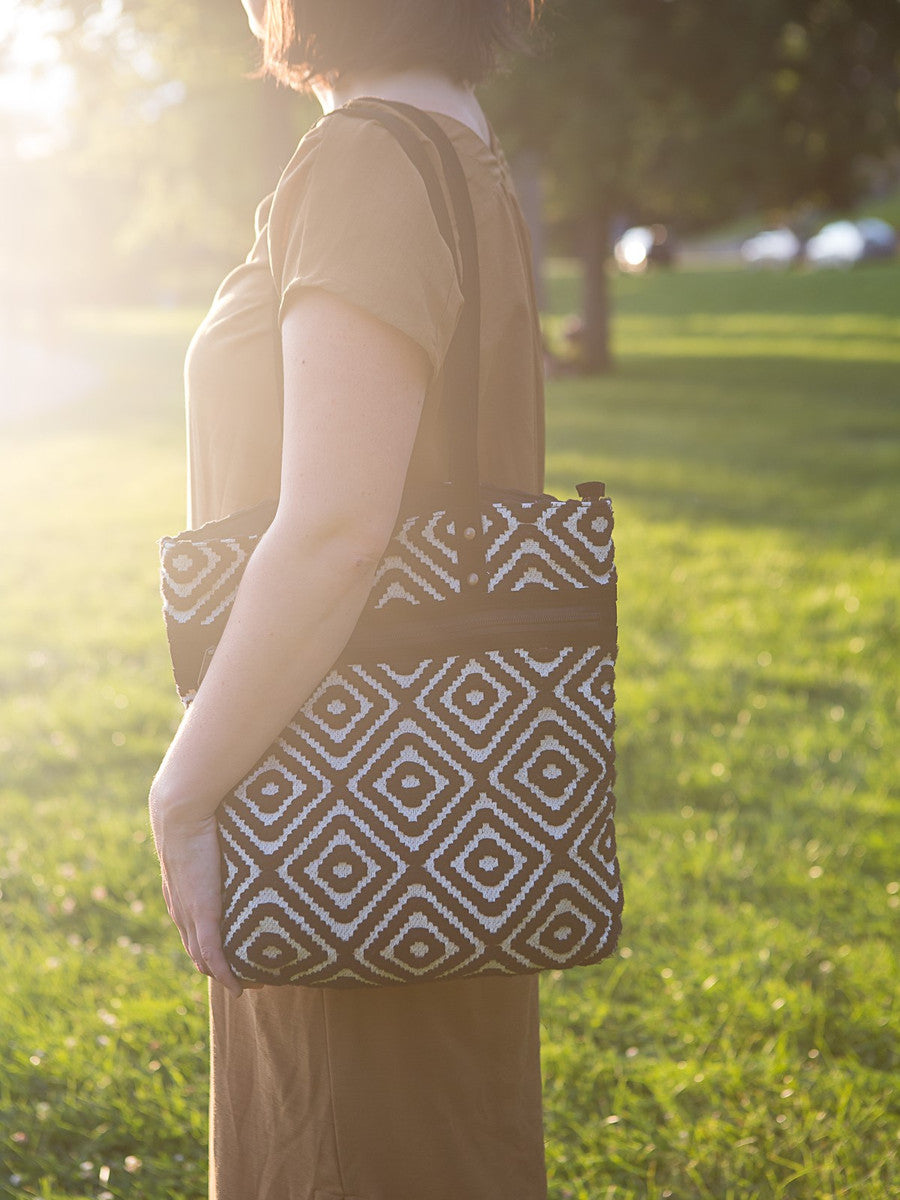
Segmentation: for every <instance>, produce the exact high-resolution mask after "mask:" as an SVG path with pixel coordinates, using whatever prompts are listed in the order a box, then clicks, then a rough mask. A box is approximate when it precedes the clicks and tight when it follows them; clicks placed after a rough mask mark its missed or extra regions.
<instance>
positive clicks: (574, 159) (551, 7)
mask: <svg viewBox="0 0 900 1200" xmlns="http://www.w3.org/2000/svg"><path fill="white" fill-rule="evenodd" d="M23 3H24V4H26V5H30V6H31V7H33V8H36V9H38V10H40V11H41V12H42V13H44V14H46V13H48V12H53V13H55V14H57V17H56V32H55V34H54V36H55V38H56V39H57V41H58V43H59V45H60V47H61V53H62V55H63V58H64V60H65V61H66V62H68V63H69V64H70V65H71V69H72V71H73V73H74V76H75V79H76V87H75V89H74V95H75V100H74V102H73V108H72V111H71V113H70V116H69V118H68V127H69V129H70V136H69V137H68V139H65V138H63V139H60V141H59V145H58V147H57V148H56V149H55V150H54V152H53V154H52V155H50V156H45V157H44V158H43V159H41V158H34V159H33V160H30V161H26V162H24V163H16V162H14V161H13V159H12V158H11V156H10V154H9V153H8V152H7V153H6V154H4V153H3V150H2V144H3V141H4V137H5V138H6V139H7V144H8V139H9V137H10V136H11V134H10V128H11V123H13V124H14V123H15V114H11V113H9V112H7V113H5V114H4V113H2V112H0V171H2V172H3V174H4V176H5V177H6V179H5V181H4V184H5V191H6V195H7V196H8V197H10V199H9V200H8V201H5V202H4V203H5V204H6V205H7V206H12V205H15V204H18V207H19V209H21V210H23V211H22V212H19V213H18V217H17V219H18V220H19V221H21V222H22V223H23V224H22V228H24V227H25V226H28V227H29V228H32V226H34V227H35V228H37V229H38V232H36V233H34V235H33V236H34V237H35V238H37V240H38V242H39V241H40V238H41V235H40V232H39V229H40V228H45V229H46V228H48V223H49V226H54V227H55V228H56V229H58V230H60V231H62V232H61V233H60V234H59V236H58V239H57V240H58V242H59V249H58V253H59V254H61V255H63V256H65V255H66V254H67V255H68V258H69V271H68V273H69V276H70V277H71V279H72V280H77V281H79V284H78V286H80V287H81V289H82V291H85V290H86V291H87V292H90V291H91V290H93V291H95V292H97V293H103V292H104V291H109V292H111V293H114V294H117V295H118V294H121V293H122V292H123V291H124V292H126V293H129V294H132V295H135V296H138V295H144V296H147V295H154V294H159V292H160V291H172V292H173V293H176V294H182V295H189V296H198V295H199V294H200V293H202V294H206V292H207V289H208V288H209V286H210V285H211V282H212V281H213V280H214V279H215V277H216V275H217V274H218V273H219V272H220V271H221V268H222V266H223V265H227V264H228V263H229V262H232V261H234V258H235V255H237V254H239V253H241V252H243V250H244V249H245V247H246V245H247V243H248V238H249V230H250V217H251V215H252V212H253V208H254V206H255V204H256V202H257V201H258V200H259V199H260V198H261V197H262V196H263V195H264V194H265V192H266V191H268V190H270V189H271V187H272V186H273V185H274V182H275V180H276V179H277V176H278V172H279V170H280V168H281V166H282V164H283V163H284V162H285V161H286V159H287V157H288V156H289V154H290V151H291V148H292V146H293V144H294V143H295V141H296V139H297V137H298V136H299V135H300V134H301V133H302V132H303V130H304V129H305V128H306V126H307V125H308V124H309V122H310V120H311V119H312V117H313V116H314V112H313V109H312V108H311V107H310V105H309V104H308V102H306V101H304V100H303V99H302V98H300V97H297V96H296V95H293V94H291V93H288V92H286V91H284V90H283V89H276V88H275V87H274V85H272V84H271V83H270V82H268V81H266V82H261V81H259V80H255V79H253V78H252V74H253V70H254V68H255V66H256V64H257V62H258V51H257V48H256V45H255V42H254V40H253V38H252V36H251V35H250V33H249V31H248V30H247V28H246V23H245V20H244V15H243V12H242V10H241V8H240V5H239V4H238V3H237V0H191V2H190V3H185V2H184V0H23ZM542 26H543V34H542V36H541V38H539V39H538V40H539V43H540V44H539V48H538V51H537V53H536V55H535V56H533V57H531V58H529V59H523V60H520V61H519V62H518V63H517V64H516V65H515V66H514V67H513V69H512V70H511V71H510V72H509V73H508V74H507V75H505V76H503V77H501V78H500V79H498V80H497V81H496V82H495V83H493V84H492V85H490V86H489V87H488V88H487V89H486V92H485V98H486V103H487V106H488V108H489V111H490V114H491V116H492V117H493V119H494V120H495V122H496V123H497V124H498V125H499V127H500V130H501V135H502V137H503V139H504V141H505V142H506V144H507V147H508V149H511V150H515V149H516V148H517V147H520V148H525V147H527V148H530V149H531V150H533V151H537V152H538V153H539V155H540V158H541V161H542V162H543V164H544V168H545V171H546V175H547V178H548V181H549V185H550V186H549V208H548V216H549V219H550V220H551V222H555V223H557V224H559V225H560V226H561V227H565V228H566V229H568V230H569V234H570V236H571V238H572V239H573V242H572V244H573V246H574V248H575V249H576V250H577V251H578V252H579V253H581V254H583V256H584V258H585V262H586V266H587V277H588V289H587V293H588V294H587V302H586V307H587V313H586V317H587V347H588V363H589V365H591V366H595V367H600V366H603V365H604V362H605V361H606V357H607V352H606V338H605V324H606V304H605V299H604V279H605V262H606V259H607V255H608V250H609V240H610V231H611V230H612V228H613V227H614V223H616V222H617V221H622V220H627V221H629V222H640V221H663V222H668V223H671V224H672V225H673V226H675V228H676V229H678V230H681V231H688V230H691V229H696V228H700V227H702V226H704V225H709V224H710V223H712V222H716V221H720V220H722V219H724V218H728V217H730V216H732V215H734V214H736V213H740V212H746V211H766V210H777V211H781V212H784V211H788V210H790V209H791V208H793V207H794V206H796V205H798V204H801V203H806V204H812V205H815V206H817V207H818V208H820V209H822V210H828V209H830V208H844V207H847V206H849V205H851V204H852V203H853V201H854V200H855V199H856V197H858V196H859V195H860V194H861V193H863V192H864V191H865V190H866V189H867V188H868V187H870V186H871V184H872V181H873V179H875V178H876V177H877V174H878V171H879V170H882V169H883V164H884V163H885V162H886V161H887V160H888V158H889V156H890V154H891V153H892V152H895V151H896V149H897V147H898V145H900V107H898V91H900V83H898V80H900V0H752V3H750V2H748V0H547V3H546V4H545V6H544V14H543V19H542ZM7 49H8V47H7ZM3 54H4V44H3V35H2V31H0V59H2V56H3ZM29 196H33V197H34V199H33V202H32V201H29V200H28V197H29ZM25 209H27V210H29V211H28V212H25V211H24V210H25ZM38 212H40V213H41V218H40V222H37V221H36V218H35V217H34V214H36V213H38ZM29 214H30V215H29ZM5 224H6V226H7V234H6V235H5V236H4V241H3V247H5V249H4V248H3V247H0V253H5V254H7V255H15V254H16V253H18V255H19V258H20V259H22V256H23V253H24V252H25V249H24V247H25V241H27V239H25V241H23V240H22V238H15V237H12V238H11V237H10V235H9V226H10V225H11V224H12V222H11V221H10V219H8V218H7V220H6V222H5ZM29 236H32V235H29ZM51 240H52V238H51ZM10 242H11V243H14V244H7V243H10ZM39 249H40V247H39V246H37V247H33V248H32V250H28V253H29V254H30V253H32V251H33V252H34V253H35V254H36V255H38V257H39V254H38V251H39ZM85 280H91V281H92V282H91V283H90V286H88V285H87V284H86V283H85Z"/></svg>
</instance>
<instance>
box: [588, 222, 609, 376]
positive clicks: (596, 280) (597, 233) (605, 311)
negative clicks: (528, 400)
mask: <svg viewBox="0 0 900 1200" xmlns="http://www.w3.org/2000/svg"><path fill="white" fill-rule="evenodd" d="M610 227H611V222H610V219H609V217H608V216H607V214H606V213H605V212H603V210H602V209H598V210H597V211H595V212H594V213H592V214H591V216H589V217H588V218H587V219H586V220H585V223H584V239H583V243H582V264H583V266H584V330H583V334H582V336H583V339H584V340H583V345H582V349H583V356H582V363H583V366H584V369H585V370H586V371H588V372H591V373H600V374H604V373H606V372H608V371H611V370H612V369H613V359H612V350H611V348H610V341H609V326H610V316H611V298H610V294H609V277H608V275H607V264H608V263H609V255H610V250H611V246H610Z"/></svg>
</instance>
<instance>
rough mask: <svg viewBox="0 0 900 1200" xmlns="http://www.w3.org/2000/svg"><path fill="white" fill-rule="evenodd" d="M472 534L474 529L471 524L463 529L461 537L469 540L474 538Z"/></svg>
mask: <svg viewBox="0 0 900 1200" xmlns="http://www.w3.org/2000/svg"><path fill="white" fill-rule="evenodd" d="M474 536H475V530H474V529H473V528H472V526H471V525H470V526H469V527H468V529H464V530H463V537H464V538H465V539H466V541H467V542H471V540H472V538H474Z"/></svg>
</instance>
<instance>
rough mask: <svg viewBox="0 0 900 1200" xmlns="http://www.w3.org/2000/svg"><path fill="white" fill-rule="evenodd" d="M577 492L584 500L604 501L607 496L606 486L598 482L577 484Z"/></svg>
mask: <svg viewBox="0 0 900 1200" xmlns="http://www.w3.org/2000/svg"><path fill="white" fill-rule="evenodd" d="M575 491H576V492H577V493H578V495H579V496H580V497H581V499H582V500H602V499H603V497H604V496H605V495H606V484H605V483H599V482H597V481H594V482H592V483H576V484H575Z"/></svg>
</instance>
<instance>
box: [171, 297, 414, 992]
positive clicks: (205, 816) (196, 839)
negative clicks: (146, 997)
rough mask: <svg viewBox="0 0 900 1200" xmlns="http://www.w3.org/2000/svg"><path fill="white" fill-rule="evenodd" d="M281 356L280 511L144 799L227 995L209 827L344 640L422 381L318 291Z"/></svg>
mask: <svg viewBox="0 0 900 1200" xmlns="http://www.w3.org/2000/svg"><path fill="white" fill-rule="evenodd" d="M282 345H283V353H284V380H285V388H284V390H285V402H284V455H283V463H282V485H281V497H280V500H279V505H278V511H277V513H276V516H275V520H274V521H273V523H272V525H271V527H270V528H269V530H268V531H267V533H266V534H265V536H264V537H263V538H262V539H261V541H260V543H259V545H258V547H257V549H256V551H255V552H254V555H253V557H252V559H251V560H250V562H249V564H248V566H247V570H246V572H245V574H244V577H243V580H242V582H241V585H240V588H239V589H238V594H237V597H236V599H235V604H234V608H233V610H232V613H231V616H230V617H229V621H228V625H227V627H226V629H225V632H224V634H223V637H222V640H221V642H220V644H219V647H218V649H217V650H216V654H215V657H214V659H213V661H212V663H211V664H210V668H209V670H208V672H207V674H206V677H205V679H204V681H203V686H202V687H201V688H200V690H199V692H198V694H197V697H196V699H195V700H194V701H193V703H192V704H191V707H190V708H189V709H188V711H187V712H186V714H185V716H184V718H183V720H182V722H181V725H180V727H179V729H178V732H177V734H176V735H175V738H174V740H173V741H172V744H171V746H170V747H169V750H168V752H167V753H166V756H165V758H164V759H163V762H162V765H161V766H160V769H159V772H158V773H157V776H156V779H155V780H154V782H153V786H152V788H151V793H150V807H151V817H152V819H153V825H154V835H155V837H156V842H157V849H158V851H159V854H160V860H161V862H162V867H163V889H164V892H165V894H166V899H167V903H168V905H169V909H170V912H171V913H172V916H173V919H174V920H175V922H176V924H177V925H178V927H179V930H180V931H181V934H182V939H183V940H184V942H185V946H186V948H187V949H188V952H189V953H190V954H191V957H192V958H193V959H194V961H195V963H197V965H198V968H199V969H201V970H206V971H207V973H210V974H213V975H215V976H216V977H217V978H219V979H220V980H221V981H222V982H225V983H226V985H227V986H231V984H234V989H235V990H236V989H237V984H236V983H234V981H233V979H232V977H231V975H230V972H228V970H227V967H224V959H223V958H222V957H221V946H220V944H219V941H218V920H219V882H218V847H217V846H216V847H215V857H214V856H213V853H212V845H213V841H212V840H213V838H214V835H215V820H214V813H215V810H216V808H217V807H218V805H219V803H220V802H221V800H222V798H223V797H224V796H225V795H226V794H227V793H228V792H229V791H230V789H231V788H232V787H233V786H234V784H235V783H237V781H238V780H240V779H241V778H243V776H244V775H245V774H246V773H247V771H249V770H250V768H251V767H252V766H253V764H254V763H255V762H256V760H257V759H258V758H259V756H260V755H261V754H262V753H263V752H264V751H265V749H266V748H267V747H268V746H269V745H270V744H271V743H272V741H273V740H274V739H275V738H276V737H277V736H278V734H279V733H280V732H281V730H282V729H283V728H284V726H285V725H286V724H287V723H288V721H289V720H290V719H291V718H292V717H293V715H294V713H295V712H296V711H297V709H298V708H299V707H300V705H301V704H302V703H303V702H304V701H305V700H306V699H307V697H308V696H309V695H310V693H311V692H312V691H313V690H314V688H315V687H316V685H317V684H318V683H319V681H320V680H321V679H322V677H323V676H324V675H325V674H326V673H327V671H328V669H329V668H330V667H331V665H332V663H333V662H334V660H335V659H336V658H337V656H338V655H339V654H340V652H341V650H342V649H343V647H344V645H345V643H346V642H347V639H348V638H349V636H350V634H351V633H352V631H353V628H354V626H355V624H356V621H357V619H358V617H359V614H360V612H361V611H362V607H363V605H364V603H365V599H366V596H367V595H368V592H369V589H370V586H371V582H372V576H373V573H374V570H375V567H376V566H377V563H378V560H379V559H380V557H381V555H382V553H383V551H384V549H385V547H386V545H387V542H388V540H389V538H390V534H391V531H392V529H393V526H394V523H395V521H396V517H397V512H398V509H399V505H400V499H401V496H402V492H403V485H404V481H405V476H406V469H407V466H408V463H409V458H410V455H411V453H412V447H413V443H414V440H415V435H416V430H417V427H418V420H419V414H420V412H421V407H422V402H423V400H424V396H425V389H426V386H427V380H428V372H429V367H428V362H427V358H426V356H425V353H424V351H422V350H421V349H420V348H419V347H418V346H417V345H416V344H415V343H414V342H412V341H411V340H410V339H408V338H406V337H405V336H404V335H403V334H401V333H399V332H398V331H396V330H395V329H393V328H392V327H390V326H388V325H386V324H384V323H383V322H381V321H378V320H377V319H376V318H374V317H372V316H370V315H369V314H367V313H365V312H363V311H362V310H360V309H357V308H355V307H354V306H352V305H350V304H348V303H346V302H344V301H342V300H340V299H337V298H336V297H333V296H331V295H329V294H328V293H325V292H322V291H318V290H310V291H308V292H302V293H300V295H299V296H298V297H297V298H296V300H295V301H294V303H293V304H292V305H291V306H290V307H289V309H288V311H287V313H286V315H285V318H284V322H283V326H282ZM223 967H224V970H223Z"/></svg>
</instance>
